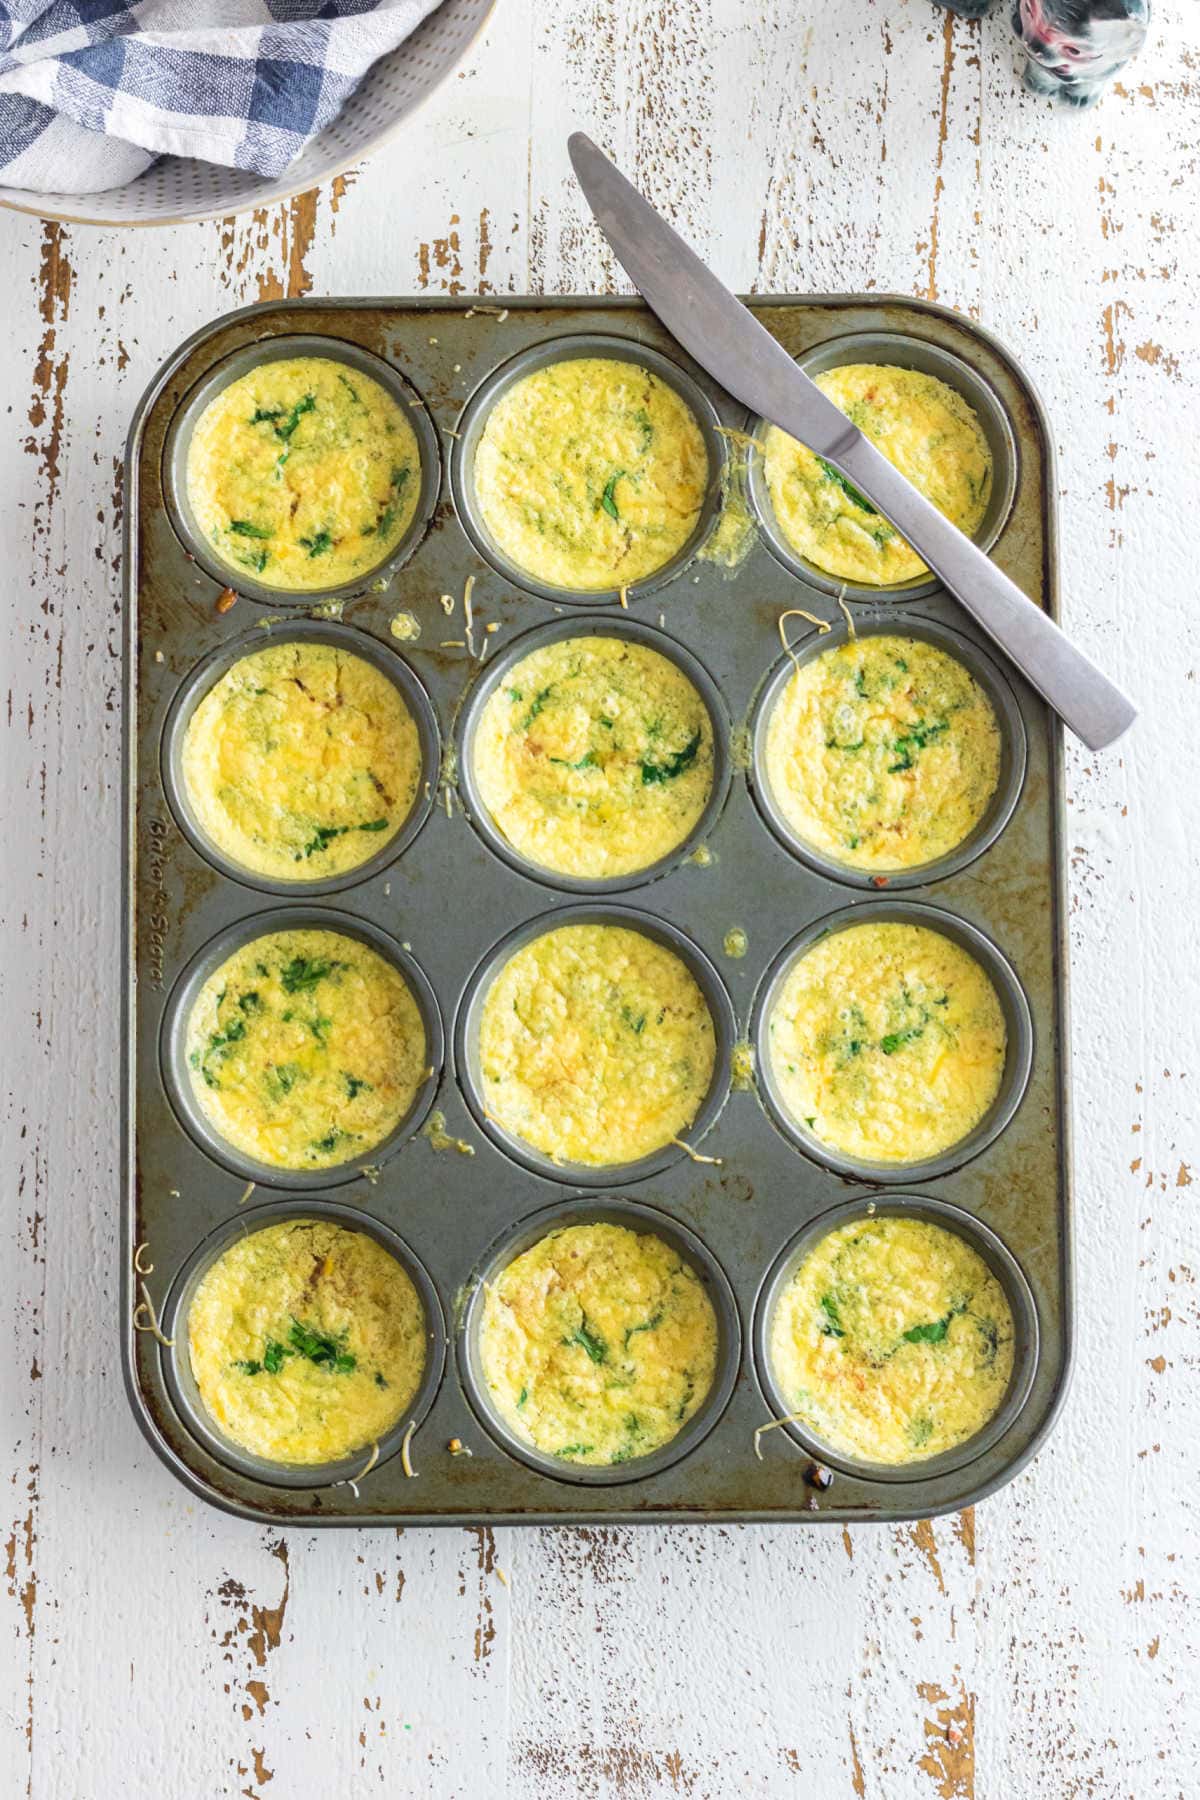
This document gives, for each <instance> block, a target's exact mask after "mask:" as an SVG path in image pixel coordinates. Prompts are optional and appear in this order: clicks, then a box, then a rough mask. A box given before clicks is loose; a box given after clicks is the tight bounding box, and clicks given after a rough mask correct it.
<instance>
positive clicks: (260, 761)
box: [180, 639, 422, 881]
mask: <svg viewBox="0 0 1200 1800" xmlns="http://www.w3.org/2000/svg"><path fill="white" fill-rule="evenodd" d="M421 767H422V759H421V742H420V737H419V734H418V731H417V726H416V721H415V720H414V718H413V715H412V713H411V712H410V711H409V708H408V705H407V703H406V701H405V699H404V697H403V695H402V694H401V693H400V691H399V689H398V688H397V687H396V686H395V685H394V684H393V683H392V682H391V681H389V680H388V678H387V676H386V675H384V674H383V672H382V671H381V670H380V669H378V668H376V667H375V665H374V664H373V663H369V662H367V661H366V660H365V659H364V658H363V657H360V656H355V655H354V654H352V653H351V652H349V651H347V650H345V649H343V648H341V647H340V646H338V645H334V644H330V643H321V642H315V641H313V640H311V639H296V640H293V641H292V642H290V643H289V642H285V643H279V644H268V645H266V646H265V647H264V648H263V649H261V650H255V651H252V652H251V653H250V654H249V655H247V656H243V657H240V658H239V659H238V661H237V662H235V663H234V664H233V666H232V668H230V669H227V670H226V671H225V673H224V674H223V675H222V676H221V677H220V679H219V680H218V681H217V682H215V683H214V684H213V686H212V687H211V688H210V689H209V690H208V692H207V693H206V694H205V696H204V698H203V699H202V700H201V701H200V702H199V704H198V705H197V706H196V708H195V710H194V711H193V713H192V715H191V718H190V719H189V720H188V724H187V728H186V730H185V732H184V736H183V744H182V751H181V756H180V770H181V774H182V778H183V787H184V792H185V793H186V796H187V800H188V804H189V806H190V807H191V811H192V814H193V817H194V818H195V821H196V823H197V825H198V826H199V827H200V829H201V831H202V832H203V833H204V834H205V836H206V837H207V838H208V839H209V840H210V841H211V842H212V844H213V845H214V846H215V847H216V848H217V849H218V850H219V851H221V852H222V853H223V854H224V855H225V856H227V857H228V858H229V860H230V862H233V863H236V864H237V865H238V866H239V867H241V868H243V869H246V870H248V871H249V872H251V873H253V874H256V875H267V876H270V877H272V878H273V879H274V880H276V881H317V880H320V879H322V878H323V877H326V876H332V875H342V874H345V873H346V872H347V871H349V870H351V869H355V868H357V867H359V865H360V864H362V863H365V862H368V861H369V860H370V859H371V858H372V857H373V856H375V855H376V854H377V853H378V852H379V850H380V849H382V847H383V846H384V845H385V844H387V843H388V842H390V840H391V839H392V838H394V837H395V835H396V833H397V832H398V831H399V830H400V828H401V826H402V825H403V824H404V823H405V821H406V820H407V818H408V816H409V814H410V813H411V811H412V808H413V803H414V801H415V800H416V796H417V787H418V783H419V782H420V779H421Z"/></svg>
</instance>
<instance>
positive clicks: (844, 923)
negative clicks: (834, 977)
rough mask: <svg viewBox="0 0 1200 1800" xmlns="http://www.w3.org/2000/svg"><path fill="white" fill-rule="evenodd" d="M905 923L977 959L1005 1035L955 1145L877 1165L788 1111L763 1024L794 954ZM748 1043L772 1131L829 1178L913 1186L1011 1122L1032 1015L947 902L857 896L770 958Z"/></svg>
mask: <svg viewBox="0 0 1200 1800" xmlns="http://www.w3.org/2000/svg"><path fill="white" fill-rule="evenodd" d="M884 923H890V924H897V925H901V924H911V925H917V926H921V927H924V928H926V929H928V930H931V931H935V932H937V933H939V934H940V935H941V936H942V937H947V938H949V939H950V940H951V941H952V942H956V943H958V944H959V946H960V948H962V949H964V950H966V951H967V953H968V955H970V956H971V957H973V958H974V960H975V961H976V962H977V963H978V964H979V966H980V967H981V969H982V970H983V972H984V974H985V975H986V976H987V978H988V980H989V981H990V982H991V984H992V987H993V988H994V990H995V992H996V997H997V999H998V1000H999V1002H1000V1005H1001V1007H1002V1009H1003V1011H1004V1022H1005V1032H1006V1043H1005V1058H1004V1069H1003V1071H1002V1073H1001V1077H1000V1087H999V1089H998V1090H997V1093H996V1097H995V1099H994V1100H993V1101H992V1104H991V1105H990V1106H989V1107H988V1109H987V1111H986V1112H985V1113H984V1115H983V1117H982V1118H981V1119H980V1120H979V1121H978V1123H977V1124H976V1125H975V1126H974V1127H973V1128H972V1129H971V1130H970V1131H969V1132H968V1133H967V1134H966V1136H965V1137H962V1138H959V1139H958V1140H957V1141H956V1142H955V1143H953V1144H948V1145H947V1146H946V1148H945V1149H944V1150H940V1151H938V1152H937V1154H936V1155H933V1156H928V1157H924V1158H923V1159H922V1160H921V1161H919V1162H906V1163H879V1162H867V1161H866V1160H864V1159H862V1158H859V1157H853V1156H849V1155H847V1154H846V1153H845V1152H843V1151H839V1150H837V1149H835V1148H834V1147H833V1146H832V1145H829V1144H824V1143H822V1141H821V1140H820V1139H819V1138H818V1137H817V1136H816V1135H815V1133H812V1132H808V1131H806V1130H805V1129H804V1127H803V1126H802V1125H800V1124H799V1123H798V1122H797V1121H796V1120H795V1119H794V1118H793V1117H792V1115H791V1114H790V1113H789V1111H788V1109H787V1107H786V1106H785V1105H784V1103H783V1100H782V1098H781V1097H780V1095H779V1093H778V1087H777V1083H776V1080H775V1074H774V1069H773V1066H772V1063H771V1045H770V1024H771V1015H772V1013H773V1011H774V1006H775V1002H776V1000H777V999H778V997H779V993H780V990H781V988H782V986H783V983H784V981H785V980H786V978H787V976H788V975H789V974H790V973H791V970H792V969H793V967H794V966H795V964H796V963H797V962H798V961H799V959H800V958H801V957H802V956H804V955H806V954H807V953H808V952H809V951H810V950H812V949H814V948H815V946H816V945H817V944H818V943H820V942H821V941H822V940H823V939H824V938H826V937H830V936H833V935H835V934H836V933H837V932H840V931H845V930H848V929H850V928H851V927H853V926H855V925H867V924H884ZM749 1037H750V1042H751V1044H752V1046H753V1049H754V1061H755V1072H756V1076H757V1083H756V1085H757V1090H758V1095H759V1099H760V1101H761V1103H762V1105H763V1108H764V1110H765V1111H766V1113H767V1116H768V1118H769V1119H770V1120H771V1122H772V1123H773V1124H774V1126H775V1127H776V1129H777V1130H778V1131H779V1132H781V1133H782V1135H783V1136H784V1137H785V1138H787V1139H788V1140H789V1142H790V1143H791V1144H792V1145H793V1146H794V1147H795V1148H796V1149H797V1150H799V1151H801V1153H802V1154H803V1155H805V1156H807V1157H808V1158H809V1160H810V1161H811V1162H815V1163H818V1164H819V1165H821V1166H822V1167H823V1168H825V1169H828V1170H829V1171H830V1172H831V1173H832V1174H834V1175H840V1176H842V1177H844V1178H845V1179H846V1180H850V1181H861V1182H864V1183H867V1184H870V1185H871V1186H874V1187H880V1188H885V1187H887V1188H890V1187H893V1186H897V1185H899V1184H906V1185H907V1184H911V1185H913V1186H918V1185H919V1184H920V1183H921V1182H924V1181H933V1180H938V1179H940V1178H941V1177H942V1176H945V1175H949V1174H952V1173H954V1172H955V1171H956V1170H958V1169H961V1168H963V1167H964V1166H965V1165H966V1164H967V1163H969V1162H973V1161H974V1160H975V1158H976V1157H977V1156H981V1155H982V1154H983V1152H984V1151H985V1150H986V1149H988V1148H989V1147H990V1146H991V1145H992V1144H994V1143H995V1142H996V1140H997V1138H999V1137H1000V1136H1001V1135H1002V1134H1003V1132H1004V1131H1005V1130H1006V1129H1007V1128H1008V1126H1009V1125H1010V1124H1011V1123H1012V1120H1013V1119H1014V1118H1015V1116H1016V1114H1017V1112H1018V1111H1019V1109H1020V1107H1021V1104H1022V1102H1023V1100H1024V1098H1025V1093H1026V1090H1027V1088H1028V1086H1029V1078H1030V1074H1031V1072H1032V1068H1033V1052H1034V1028H1033V1016H1032V1013H1031V1011H1030V1007H1029V1001H1028V998H1027V996H1026V993H1025V987H1024V984H1023V982H1022V981H1021V978H1020V976H1019V975H1018V974H1017V971H1016V969H1015V968H1014V967H1013V965H1012V963H1011V962H1010V961H1009V959H1008V957H1007V956H1006V955H1005V954H1004V952H1003V951H1002V950H1001V949H1000V947H999V945H998V944H996V943H995V942H994V941H993V940H992V938H991V937H990V936H989V935H988V933H987V932H985V931H983V930H982V929H981V928H980V927H979V926H978V925H975V924H972V922H971V921H970V920H969V919H967V918H965V917H964V916H963V915H962V914H961V913H957V912H951V911H950V909H949V908H948V907H942V906H933V905H931V904H929V903H928V902H927V901H915V900H907V899H896V900H891V899H884V898H882V897H880V898H877V899H873V900H864V901H860V902H858V903H854V902H851V903H850V904H849V905H843V906H839V907H836V908H835V909H834V910H833V911H832V912H827V913H825V914H823V915H822V916H821V917H820V918H818V919H814V920H812V921H811V922H810V923H809V924H808V925H806V926H805V927H804V928H803V929H802V930H800V931H798V932H796V933H795V934H794V936H792V937H791V938H789V939H788V941H787V942H786V943H785V944H784V945H783V946H782V948H781V949H780V950H778V951H777V952H776V954H775V955H774V956H773V957H772V958H771V960H770V961H769V962H768V964H767V966H766V968H765V969H764V971H763V973H762V975H761V976H760V977H759V980H758V983H757V985H756V987H755V991H754V997H753V1000H752V1002H751V1006H750V1031H749Z"/></svg>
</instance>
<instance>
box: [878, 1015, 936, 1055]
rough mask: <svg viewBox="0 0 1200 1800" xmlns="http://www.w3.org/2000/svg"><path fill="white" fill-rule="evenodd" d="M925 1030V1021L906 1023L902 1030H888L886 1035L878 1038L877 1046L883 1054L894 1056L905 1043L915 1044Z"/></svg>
mask: <svg viewBox="0 0 1200 1800" xmlns="http://www.w3.org/2000/svg"><path fill="white" fill-rule="evenodd" d="M924 1030H925V1021H924V1020H923V1019H922V1021H921V1023H920V1024H919V1025H908V1026H906V1027H905V1029H904V1030H903V1031H889V1032H888V1034H887V1036H886V1037H881V1038H880V1040H879V1048H880V1049H881V1050H882V1051H883V1054H884V1055H885V1056H895V1054H896V1052H897V1050H903V1048H904V1046H905V1044H915V1043H916V1041H917V1039H918V1038H919V1037H920V1036H921V1035H922V1034H923V1032H924Z"/></svg>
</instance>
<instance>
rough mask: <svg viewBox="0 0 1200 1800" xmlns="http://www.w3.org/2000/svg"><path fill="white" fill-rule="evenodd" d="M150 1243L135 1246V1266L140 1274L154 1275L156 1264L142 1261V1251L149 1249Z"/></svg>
mask: <svg viewBox="0 0 1200 1800" xmlns="http://www.w3.org/2000/svg"><path fill="white" fill-rule="evenodd" d="M149 1248H150V1246H149V1244H146V1243H142V1244H135V1245H134V1247H133V1266H134V1268H135V1270H136V1271H137V1273H138V1274H139V1275H153V1273H154V1264H153V1263H144V1262H143V1261H142V1251H143V1250H148V1249H149Z"/></svg>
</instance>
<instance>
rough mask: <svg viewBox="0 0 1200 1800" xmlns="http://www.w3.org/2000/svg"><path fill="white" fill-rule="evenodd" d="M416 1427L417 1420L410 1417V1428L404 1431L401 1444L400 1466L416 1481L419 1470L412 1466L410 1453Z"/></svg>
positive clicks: (410, 1478) (411, 1479)
mask: <svg viewBox="0 0 1200 1800" xmlns="http://www.w3.org/2000/svg"><path fill="white" fill-rule="evenodd" d="M416 1429H417V1421H416V1420H415V1419H410V1420H409V1421H408V1430H407V1431H406V1432H405V1433H404V1439H403V1442H402V1443H401V1445H400V1467H401V1468H402V1469H403V1470H404V1473H405V1474H406V1475H407V1476H408V1479H409V1480H410V1481H415V1480H416V1479H417V1471H416V1470H415V1469H414V1468H413V1466H412V1456H411V1455H410V1451H411V1449H412V1441H413V1432H414V1431H415V1430H416Z"/></svg>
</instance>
